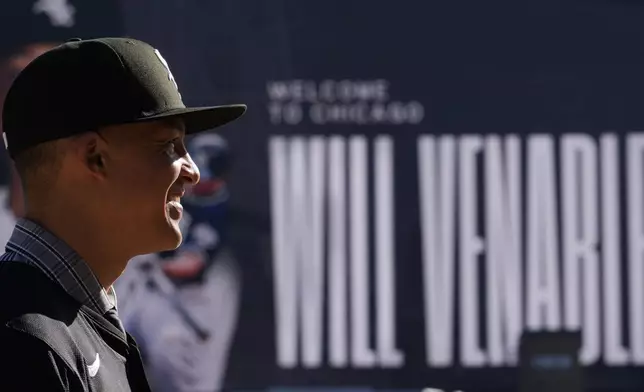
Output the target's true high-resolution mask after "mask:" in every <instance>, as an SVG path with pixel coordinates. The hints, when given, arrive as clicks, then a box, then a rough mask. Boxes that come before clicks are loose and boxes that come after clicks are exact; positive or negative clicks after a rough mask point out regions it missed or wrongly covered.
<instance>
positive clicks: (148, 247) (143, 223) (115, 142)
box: [99, 121, 199, 253]
mask: <svg viewBox="0 0 644 392" xmlns="http://www.w3.org/2000/svg"><path fill="white" fill-rule="evenodd" d="M99 135H101V136H102V138H103V140H104V142H105V145H104V149H105V151H104V154H103V155H104V156H103V157H102V159H103V160H104V162H103V163H102V164H103V166H104V172H105V178H104V180H103V181H102V182H101V188H102V189H101V190H100V191H101V193H103V195H102V196H101V197H100V199H101V200H105V201H106V206H107V205H109V206H110V207H111V211H106V213H107V214H109V216H108V218H109V219H110V221H112V219H113V222H115V224H116V226H118V227H120V230H122V233H123V234H124V235H126V237H125V240H127V241H130V240H131V241H134V242H135V243H136V246H137V247H136V249H137V251H140V252H141V253H153V252H158V251H162V250H170V249H175V248H176V247H178V246H179V245H180V244H181V240H182V238H181V231H180V229H179V222H180V220H181V217H182V211H183V208H182V206H181V204H180V198H181V197H182V196H183V194H184V192H185V190H186V188H188V187H190V186H192V185H194V184H196V183H197V182H198V181H199V170H198V169H197V167H196V165H195V164H194V162H193V161H192V159H191V157H190V155H189V154H188V152H187V151H186V148H185V145H184V131H183V126H182V124H180V123H178V122H174V123H173V122H165V121H156V122H149V123H140V124H133V125H132V124H129V125H122V126H116V127H110V128H106V129H104V130H102V131H100V132H99ZM138 246H140V250H139V248H138Z"/></svg>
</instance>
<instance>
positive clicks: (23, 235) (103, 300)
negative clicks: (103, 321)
mask: <svg viewBox="0 0 644 392" xmlns="http://www.w3.org/2000/svg"><path fill="white" fill-rule="evenodd" d="M5 250H6V253H5V254H3V255H2V256H0V263H6V262H12V261H13V262H15V261H18V262H24V263H27V264H30V265H32V266H34V267H37V268H38V269H40V270H41V271H42V272H43V273H44V274H45V275H47V276H48V277H49V278H50V279H52V280H53V281H54V282H56V283H58V284H59V285H61V286H62V288H63V289H64V290H65V291H66V292H67V294H69V295H71V296H72V297H73V298H74V299H76V300H77V301H78V302H80V303H81V304H83V305H86V306H89V307H90V308H92V309H93V310H95V311H97V312H99V313H100V314H105V313H106V312H107V311H108V310H110V309H112V308H115V307H116V294H115V293H114V289H113V288H112V287H110V288H109V290H105V289H104V288H103V287H102V286H101V284H100V283H99V281H98V279H97V278H96V275H94V273H93V272H92V270H91V269H90V268H89V266H88V265H87V263H86V262H85V261H84V260H83V259H82V258H81V257H80V256H79V255H78V254H77V253H76V252H75V251H74V250H73V249H71V248H70V247H69V245H67V244H66V243H65V242H63V241H62V240H60V239H59V238H57V237H56V236H54V235H53V234H52V233H50V232H48V231H47V230H45V229H44V228H43V227H41V226H40V225H38V224H36V223H35V222H32V221H30V220H27V219H19V220H18V222H17V223H16V227H15V228H14V230H13V233H12V234H11V238H10V239H9V242H8V243H7V246H6V249H5Z"/></svg>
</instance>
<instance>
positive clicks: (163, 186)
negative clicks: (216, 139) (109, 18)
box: [0, 38, 246, 391]
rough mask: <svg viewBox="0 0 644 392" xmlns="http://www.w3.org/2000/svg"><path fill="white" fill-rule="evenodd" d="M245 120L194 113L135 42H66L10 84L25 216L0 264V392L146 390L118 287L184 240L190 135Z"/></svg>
mask: <svg viewBox="0 0 644 392" xmlns="http://www.w3.org/2000/svg"><path fill="white" fill-rule="evenodd" d="M245 109H246V107H245V106H244V105H227V106H213V107H205V108H186V107H185V105H184V104H183V102H182V99H181V95H180V93H179V91H178V85H177V83H176V81H175V79H174V76H173V75H172V72H171V71H170V69H169V67H168V65H167V62H166V61H165V60H164V59H163V57H162V56H161V54H160V52H159V51H158V50H156V49H154V48H153V47H151V46H150V45H149V44H146V43H144V42H141V41H137V40H133V39H125V38H103V39H92V40H85V41H83V40H80V39H75V40H70V41H69V42H67V43H65V44H63V45H60V46H58V47H56V48H54V49H52V50H49V51H47V52H45V53H44V54H43V55H41V56H39V57H37V58H36V59H35V60H34V61H32V62H31V63H30V64H29V65H28V66H27V67H26V68H25V69H24V70H23V71H22V72H21V73H20V74H19V75H18V76H17V77H16V79H15V80H14V82H13V84H12V86H11V88H10V89H9V92H8V94H7V97H6V99H5V102H4V107H3V117H2V125H3V131H4V132H3V141H4V144H5V147H6V149H7V151H8V152H9V154H10V156H11V157H12V159H13V161H14V162H15V166H16V170H17V172H18V173H19V175H20V179H21V182H22V188H23V191H24V200H25V212H24V218H21V219H19V220H18V222H17V223H16V226H15V229H14V231H13V234H12V235H11V238H10V240H9V242H8V243H7V247H6V250H7V252H6V253H5V254H4V255H2V256H1V257H0V296H1V297H2V298H4V300H3V302H2V303H0V347H2V355H3V356H4V358H5V359H6V360H5V361H3V366H2V367H0V390H2V391H36V390H46V391H90V390H91V391H130V390H136V391H142V390H149V387H148V383H147V380H146V377H145V373H144V370H143V364H142V361H141V357H140V354H139V350H138V347H137V345H136V343H135V342H134V340H133V339H132V337H131V336H130V335H129V334H127V333H126V332H125V331H124V329H123V326H122V324H121V322H120V320H119V318H118V314H117V302H116V295H115V293H114V290H113V288H112V284H113V283H114V281H115V280H116V279H117V278H118V277H119V275H120V274H121V273H122V271H123V270H124V269H125V267H126V265H127V263H128V261H129V260H130V259H131V258H133V257H135V256H137V255H143V254H148V253H154V252H159V251H164V250H172V249H175V248H177V247H178V246H179V245H180V243H181V241H182V233H181V230H180V222H181V218H182V215H183V207H182V205H181V198H182V196H183V195H184V192H185V190H186V189H187V188H188V187H191V186H193V185H195V184H197V183H198V181H199V170H198V169H197V167H196V165H195V164H194V162H193V161H192V159H191V157H190V155H189V154H188V152H187V150H186V146H185V144H184V140H185V136H186V135H188V134H194V133H197V132H201V131H204V130H207V129H212V128H216V127H218V126H221V125H224V124H226V123H229V122H230V121H233V120H235V119H237V118H239V117H240V116H241V115H242V114H243V113H244V112H245ZM43 388H45V389H43Z"/></svg>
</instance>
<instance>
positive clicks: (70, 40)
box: [66, 38, 82, 42]
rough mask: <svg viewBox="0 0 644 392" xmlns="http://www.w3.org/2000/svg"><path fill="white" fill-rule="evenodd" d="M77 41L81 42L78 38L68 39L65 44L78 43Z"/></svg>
mask: <svg viewBox="0 0 644 392" xmlns="http://www.w3.org/2000/svg"><path fill="white" fill-rule="evenodd" d="M78 41H82V39H80V38H70V39H68V40H67V41H66V42H78Z"/></svg>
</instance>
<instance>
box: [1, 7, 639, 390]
mask: <svg viewBox="0 0 644 392" xmlns="http://www.w3.org/2000/svg"><path fill="white" fill-rule="evenodd" d="M21 7H22V8H21ZM25 7H26V8H25ZM82 7H85V8H87V10H89V11H85V8H82ZM103 7H104V8H103ZM3 8H4V9H3V12H2V15H3V16H2V18H3V19H2V36H1V37H0V40H1V42H0V47H2V48H3V54H4V59H5V61H4V69H6V71H5V74H4V75H5V76H4V77H3V80H5V82H3V86H4V85H6V84H7V82H6V81H9V80H11V78H12V75H14V74H12V73H11V72H13V71H11V70H16V69H17V68H16V67H18V65H16V64H18V63H19V62H17V61H16V58H17V57H16V53H24V52H25V48H28V47H29V48H32V46H30V45H32V43H43V42H45V43H52V42H60V41H62V40H64V37H69V38H71V37H81V38H91V37H92V36H97V35H128V36H131V37H134V38H137V39H141V40H144V41H148V42H150V43H151V44H152V45H154V46H155V47H156V48H158V49H159V50H160V51H161V53H163V55H164V57H165V58H166V59H167V61H168V63H169V64H170V66H171V67H172V72H173V74H174V76H175V78H176V80H177V82H178V84H179V87H180V89H181V92H182V96H183V97H184V100H185V102H186V104H189V105H206V104H213V103H217V104H225V103H239V102H243V103H247V104H248V106H249V111H248V113H247V115H246V116H244V118H243V119H242V120H241V121H239V122H236V123H235V124H232V125H230V126H227V127H226V128H224V131H223V133H222V135H220V136H218V135H216V134H214V133H212V134H211V133H206V134H204V135H200V136H199V137H197V138H194V139H192V140H190V141H189V149H190V151H191V153H192V154H193V156H194V157H195V161H196V162H197V163H198V164H199V165H200V166H201V167H202V174H203V178H202V184H201V185H200V186H198V187H196V188H195V189H193V190H192V191H191V192H190V193H189V195H188V196H187V197H186V200H185V203H184V204H185V206H186V212H187V214H186V218H187V219H186V220H185V222H184V226H185V227H184V230H185V233H186V237H185V238H186V241H185V243H184V245H182V247H181V248H179V249H178V250H177V251H175V252H168V253H164V254H160V255H148V256H143V257H140V258H137V259H135V260H133V261H132V262H131V263H130V265H129V266H128V269H127V270H126V272H125V274H124V275H123V277H122V278H120V279H119V281H118V282H117V286H118V287H117V292H118V295H119V313H120V314H121V317H122V318H123V320H124V322H125V324H126V327H127V328H128V330H129V331H131V333H132V334H134V335H135V336H136V337H137V341H138V342H139V343H140V345H141V347H142V350H143V353H144V356H145V360H146V363H147V366H148V374H149V376H150V378H151V379H152V380H151V381H152V382H153V384H154V386H155V390H158V391H166V390H167V391H190V392H202V391H203V392H206V391H215V390H223V389H225V390H245V391H248V390H256V389H260V390H269V389H270V390H275V391H278V390H293V391H294V390H302V389H318V390H327V389H331V388H334V390H336V391H340V390H345V391H346V390H352V391H358V390H365V391H366V390H375V389H379V390H416V391H418V390H420V389H423V388H428V387H434V388H445V389H446V390H449V391H455V390H462V391H517V390H519V389H518V388H519V385H521V383H520V380H519V378H520V376H521V377H524V376H525V377H534V378H531V379H534V380H538V379H540V378H539V376H535V375H534V374H532V373H530V372H531V371H534V372H541V371H544V369H549V370H548V371H554V370H552V369H554V368H556V369H559V370H556V371H561V372H567V371H570V372H571V373H570V377H567V376H562V377H561V379H569V380H573V381H574V382H573V384H574V385H575V387H577V388H584V389H583V390H588V391H641V390H644V376H643V372H642V366H643V365H644V285H643V284H642V282H643V280H644V161H643V159H644V132H643V131H644V110H643V108H644V76H643V72H642V70H643V69H644V24H643V23H642V21H643V20H644V3H641V2H638V1H627V0H623V1H617V0H586V1H581V0H529V1H516V0H514V1H510V0H493V1H485V2H480V1H474V0H457V1H449V2H436V1H411V0H400V1H396V2H394V1H384V0H376V1H374V0H370V1H366V0H351V1H347V0H343V1H340V0H327V1H323V2H322V1H296V0H271V1H256V0H243V1H240V0H235V1H233V0H211V1H204V0H128V1H122V2H118V1H116V0H109V1H108V0H95V1H92V2H87V1H82V2H81V0H75V1H69V0H60V1H54V0H50V1H45V0H39V1H34V0H29V1H26V0H20V1H18V0H16V1H5V2H3ZM72 10H75V12H73V11H72ZM6 15H10V16H6ZM12 15H22V16H20V17H19V16H12ZM70 15H73V17H72V16H70ZM20 18H24V19H20ZM23 20H24V21H26V22H20V23H19V22H18V21H23ZM70 20H73V21H75V22H70ZM38 21H40V22H38ZM39 23H44V24H45V25H47V24H49V26H50V27H51V29H53V30H55V31H56V32H53V31H52V32H44V33H42V34H41V33H38V31H40V30H38V29H39V27H37V26H39ZM42 31H45V30H42ZM61 31H62V34H60V32H61ZM50 37H51V38H50ZM27 38H28V39H27ZM25 39H27V40H26V41H25ZM4 48H7V49H4ZM30 53H31V52H30ZM11 64H14V65H15V66H12V65H11ZM34 115H37V113H35V114H34ZM5 166H6V167H7V169H6V171H5V172H6V173H7V174H6V176H5V177H6V180H4V183H5V184H7V185H6V186H5V188H6V189H9V188H10V187H9V184H11V183H12V181H11V180H10V179H11V177H10V175H9V173H10V165H9V164H8V162H7V164H6V165H5ZM13 183H14V184H15V181H13ZM11 189H12V192H9V193H8V194H9V195H15V194H17V193H19V188H17V187H16V186H14V187H12V188H11ZM11 199H12V198H11V197H9V199H8V200H11ZM7 203H9V201H8V202H7ZM8 205H9V204H8ZM12 205H13V204H12ZM19 213H20V206H19V205H18V204H17V205H16V206H14V208H12V209H11V210H9V211H8V212H7V214H8V215H7V216H8V218H7V219H6V220H7V223H6V224H4V223H3V224H2V225H4V226H7V227H8V228H4V227H3V228H2V230H4V231H10V228H11V225H10V222H11V219H12V215H11V214H19ZM2 225H0V226H2ZM528 331H530V332H532V333H555V332H557V333H558V334H553V335H551V336H550V338H548V336H546V337H545V339H546V340H547V341H548V342H550V343H548V345H546V346H547V347H551V346H552V350H553V351H552V352H549V351H548V350H550V348H547V347H546V346H543V345H540V344H539V343H531V344H532V345H531V346H530V347H532V348H528V349H526V350H528V351H525V352H524V353H527V354H525V355H523V356H522V355H520V354H521V350H520V343H521V342H522V337H525V335H524V333H525V332H528ZM565 331H568V332H577V333H576V334H573V335H574V336H575V339H577V340H578V341H577V340H575V341H574V342H572V341H564V340H561V341H558V340H556V339H560V338H561V339H566V336H568V335H567V334H560V332H565ZM539 336H542V335H539ZM539 339H541V337H540V338H539ZM548 339H550V340H548ZM553 339H554V340H553ZM539 341H541V340H537V342H539ZM533 342H534V340H533ZM552 342H554V343H552ZM557 342H561V343H557ZM575 342H577V343H579V348H578V350H577V349H576V348H575V350H577V352H572V351H571V352H572V354H571V352H566V353H561V352H558V351H557V349H558V348H561V347H573V348H574V347H577V346H576V343H575ZM535 347H536V348H535ZM530 350H533V351H534V352H535V353H537V354H531V352H532V351H530ZM523 358H527V359H526V360H527V361H529V362H528V363H526V362H525V361H526V360H524V359H523ZM521 360H523V362H522V363H520V361H521ZM520 369H521V371H520ZM535 374H536V373H535ZM542 374H543V373H542ZM541 379H542V380H543V379H544V378H543V377H541ZM573 384H570V385H573ZM544 385H545V384H544ZM553 388H554V387H553ZM549 390H554V389H549ZM567 391H571V389H567Z"/></svg>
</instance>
